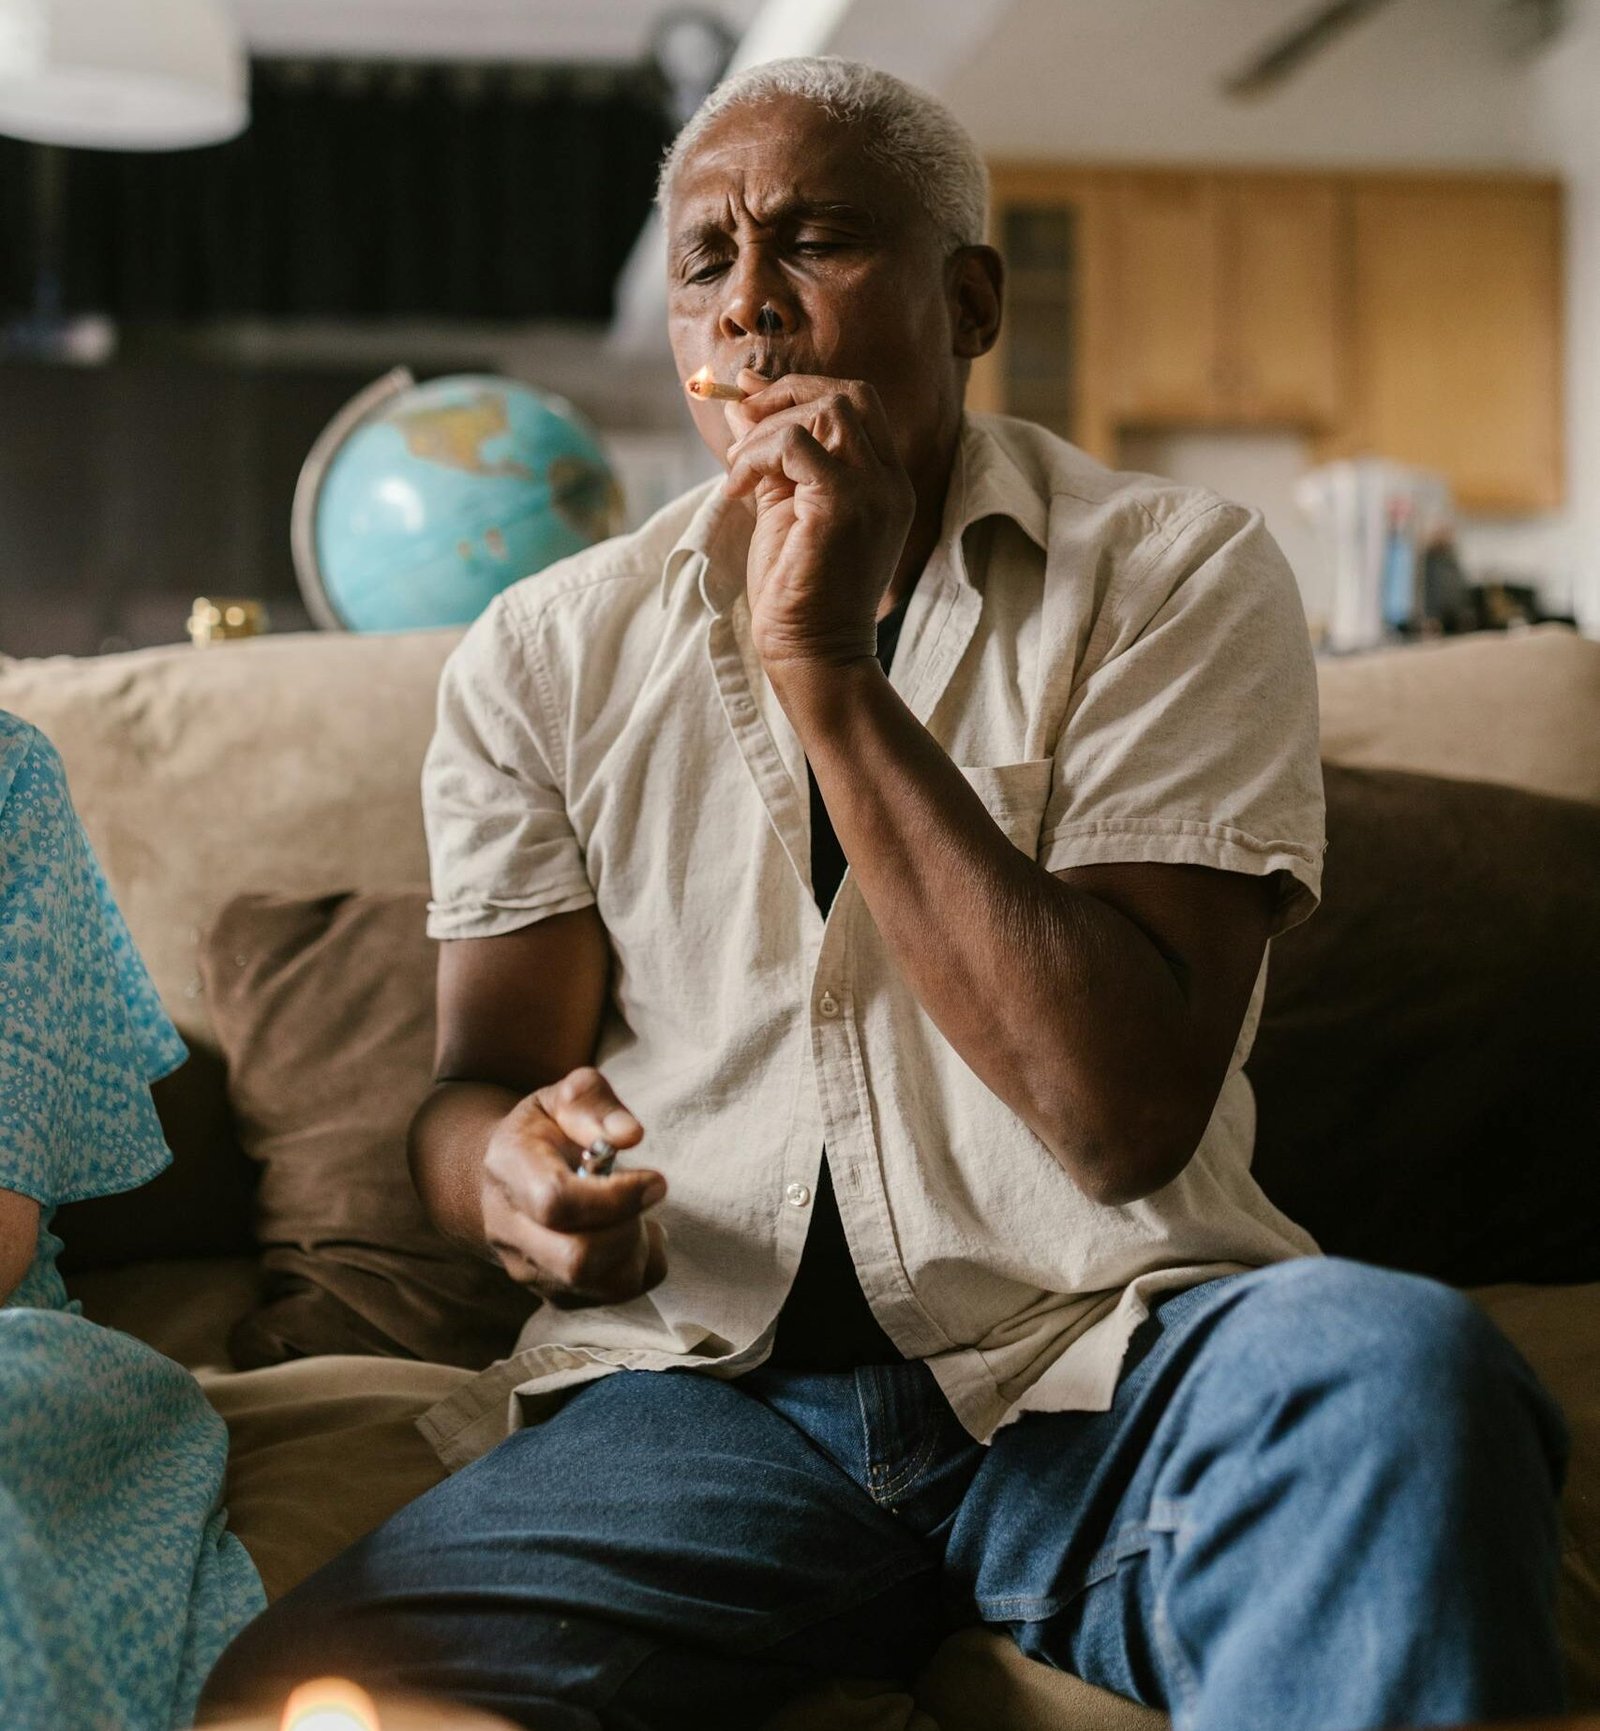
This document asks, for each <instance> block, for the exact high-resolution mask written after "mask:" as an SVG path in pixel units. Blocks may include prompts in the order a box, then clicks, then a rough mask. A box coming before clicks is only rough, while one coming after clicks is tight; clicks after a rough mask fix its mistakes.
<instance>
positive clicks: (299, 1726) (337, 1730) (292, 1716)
mask: <svg viewBox="0 0 1600 1731" xmlns="http://www.w3.org/2000/svg"><path fill="white" fill-rule="evenodd" d="M280 1731H382V1727H381V1726H380V1725H379V1723H378V1706H377V1703H376V1702H375V1701H374V1700H373V1699H372V1697H371V1696H370V1695H369V1694H368V1693H367V1692H366V1690H365V1689H363V1688H362V1687H361V1685H360V1684H359V1683H352V1682H350V1681H349V1680H348V1679H347V1678H344V1677H316V1678H313V1679H312V1681H311V1682H309V1683H302V1684H301V1685H300V1686H299V1688H297V1689H296V1690H295V1691H294V1693H293V1694H292V1695H290V1697H289V1699H288V1701H287V1702H286V1703H285V1704H284V1709H283V1723H282V1726H281V1727H280Z"/></svg>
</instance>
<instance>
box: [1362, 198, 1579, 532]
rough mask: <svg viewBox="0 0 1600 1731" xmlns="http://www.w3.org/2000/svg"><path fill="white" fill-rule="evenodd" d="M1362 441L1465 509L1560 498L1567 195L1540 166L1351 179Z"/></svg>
mask: <svg viewBox="0 0 1600 1731" xmlns="http://www.w3.org/2000/svg"><path fill="white" fill-rule="evenodd" d="M1353 199H1354V203H1353V216H1354V228H1355V278H1354V317H1355V351H1356V405H1355V414H1354V419H1353V433H1354V443H1355V446H1356V448H1357V449H1360V450H1363V451H1365V452H1367V453H1369V454H1371V455H1373V456H1379V457H1392V458H1394V459H1395V460H1396V461H1398V462H1402V463H1411V464H1415V465H1417V466H1418V467H1420V468H1425V469H1433V470H1437V471H1438V472H1439V473H1441V474H1443V475H1444V476H1445V477H1446V479H1447V480H1448V481H1449V482H1450V485H1451V487H1452V488H1453V489H1454V492H1455V496H1456V500H1457V503H1458V504H1460V505H1462V506H1464V507H1465V508H1466V509H1468V510H1478V511H1505V512H1514V511H1532V510H1542V509H1548V508H1550V507H1552V506H1555V505H1558V504H1559V503H1560V501H1561V447H1560V414H1561V380H1560V199H1559V192H1558V189H1557V188H1556V187H1555V186H1553V185H1550V184H1548V183H1544V182H1529V181H1523V182H1519V183H1511V182H1505V183H1484V182H1478V183H1473V184H1457V183H1452V182H1451V181H1448V180H1436V181H1428V182H1420V181H1419V182H1403V183H1399V184H1393V185H1383V184H1374V183H1362V182H1358V183H1356V186H1355V190H1354V195H1353Z"/></svg>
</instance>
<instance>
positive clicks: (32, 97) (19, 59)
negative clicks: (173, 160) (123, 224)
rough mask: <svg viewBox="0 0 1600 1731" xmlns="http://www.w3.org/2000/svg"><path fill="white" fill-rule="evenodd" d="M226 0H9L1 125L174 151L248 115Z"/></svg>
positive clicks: (0, 23)
mask: <svg viewBox="0 0 1600 1731" xmlns="http://www.w3.org/2000/svg"><path fill="white" fill-rule="evenodd" d="M247 79H248V75H247V72H246V68H245V58H244V51H243V48H242V47H241V45H240V40H239V34H238V31H237V29H236V28H235V26H234V23H233V20H232V18H231V17H230V16H229V14H228V13H227V12H226V11H225V10H224V9H223V6H222V4H221V3H220V0H0V133H9V134H10V135H11V136H12V137H13V138H26V139H30V140H32V141H33V142H34V143H37V144H71V145H84V146H90V147H97V148H99V149H103V150H177V149H181V148H183V147H185V146H187V145H196V144H220V143H221V142H222V141H223V140H224V139H227V138H232V137H233V136H234V135H235V134H236V133H239V132H242V131H243V130H244V128H245V125H246V124H247V122H248V121H249V118H250V108H249V103H248V101H247V98H246V89H247Z"/></svg>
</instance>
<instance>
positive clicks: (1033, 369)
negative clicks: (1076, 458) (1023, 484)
mask: <svg viewBox="0 0 1600 1731" xmlns="http://www.w3.org/2000/svg"><path fill="white" fill-rule="evenodd" d="M993 178H994V187H993V192H994V198H993V218H992V222H991V227H990V240H991V243H992V244H993V245H995V246H996V247H998V248H999V249H1000V252H1001V254H1002V255H1003V256H1004V258H1005V261H1006V300H1005V318H1004V322H1003V324H1002V327H1001V331H1000V340H999V342H998V344H997V345H996V347H995V350H994V352H993V353H992V354H990V355H987V356H985V357H984V359H983V360H981V361H979V362H978V363H977V364H976V365H975V366H974V367H973V370H972V382H971V386H970V388H969V389H968V393H967V400H968V402H969V403H970V404H971V406H972V407H973V408H975V409H980V410H985V409H987V410H992V411H1001V412H1004V413H1006V414H1011V415H1021V416H1023V417H1024V418H1025V419H1027V420H1030V421H1037V422H1039V424H1040V425H1041V426H1046V427H1049V428H1050V430H1051V431H1052V432H1056V433H1060V434H1061V435H1062V437H1063V438H1067V439H1071V440H1072V441H1073V443H1074V444H1076V445H1079V446H1081V447H1082V448H1083V449H1084V450H1086V451H1088V452H1089V453H1090V454H1091V455H1093V456H1096V457H1100V458H1102V459H1104V460H1105V461H1108V462H1109V461H1111V460H1112V459H1113V458H1114V457H1115V455H1116V430H1115V427H1114V426H1113V424H1112V421H1111V419H1110V417H1109V414H1108V412H1107V401H1106V386H1105V374H1106V352H1107V341H1106V339H1107V337H1108V335H1109V331H1110V320H1109V311H1110V302H1109V298H1108V287H1107V284H1108V270H1109V266H1110V262H1111V261H1110V252H1109V249H1108V247H1107V244H1106V208H1105V187H1104V184H1103V182H1102V180H1101V178H1100V177H1099V176H1096V175H1093V174H1087V175H1073V174H1069V173H1063V172H1062V171H1061V170H1059V169H1050V168H1045V169H1037V170H1033V169H1028V168H1017V169H1012V170H1010V171H1009V172H1008V171H1006V170H996V171H995V173H994V177H993Z"/></svg>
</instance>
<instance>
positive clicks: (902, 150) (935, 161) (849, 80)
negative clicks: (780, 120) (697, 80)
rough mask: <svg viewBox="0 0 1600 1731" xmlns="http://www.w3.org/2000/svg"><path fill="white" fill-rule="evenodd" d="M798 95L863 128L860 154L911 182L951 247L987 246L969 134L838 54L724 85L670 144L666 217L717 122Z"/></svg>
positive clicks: (985, 176)
mask: <svg viewBox="0 0 1600 1731" xmlns="http://www.w3.org/2000/svg"><path fill="white" fill-rule="evenodd" d="M781 96H798V97H801V98H803V99H804V100H805V101H807V102H814V103H815V104H816V105H817V107H819V108H821V109H823V110H825V111H826V112H827V113H828V114H830V115H832V116H833V118H834V119H835V120H840V121H844V122H846V123H847V124H849V125H852V126H858V127H860V129H861V135H862V149H863V150H864V151H865V153H866V155H867V156H868V157H870V158H871V159H872V160H874V161H876V162H878V163H880V164H882V166H883V167H885V168H886V169H888V170H889V171H890V172H891V173H893V174H896V175H898V176H899V177H900V179H901V180H902V181H903V182H904V183H905V185H906V187H907V189H908V190H909V191H910V192H911V193H912V195H913V196H914V197H915V198H916V200H917V202H918V203H919V204H920V205H921V206H922V208H923V209H924V210H925V211H926V212H927V214H928V216H929V217H930V218H931V219H932V221H933V225H934V227H935V228H936V229H937V230H938V231H939V234H940V236H941V237H942V238H943V240H944V243H945V245H946V246H948V247H951V248H955V247H958V246H973V245H976V244H978V243H979V242H981V241H982V239H983V233H984V224H985V221H986V220H987V217H988V214H989V173H988V170H987V169H986V168H985V167H984V164H983V158H982V157H981V156H980V155H979V154H978V147H977V145H975V144H974V143H973V142H972V137H971V135H970V134H969V133H968V131H967V129H966V128H965V127H964V126H963V125H962V124H961V122H960V121H959V120H957V119H956V117H955V116H954V115H953V114H952V113H951V112H950V110H949V109H948V108H946V107H945V105H944V104H943V103H942V102H940V101H939V100H938V98H937V97H933V96H930V95H929V94H928V93H927V91H925V90H918V89H917V87H916V86H915V85H913V84H907V83H906V82H905V81H904V80H903V79H899V78H896V77H894V76H893V75H892V74H891V73H888V72H880V71H879V70H878V68H877V67H875V66H865V65H863V64H862V63H861V62H860V61H858V60H842V59H840V58H838V57H837V56H835V55H826V56H816V57H814V58H810V59H803V60H798V59H797V60H768V61H766V62H765V63H763V64H762V65H760V66H752V67H750V68H749V70H748V71H745V72H740V73H736V74H735V75H734V76H733V77H732V78H728V79H725V80H724V81H723V82H722V83H721V84H719V85H718V86H717V87H716V89H715V90H713V91H712V92H711V94H710V95H709V96H708V97H707V98H706V99H705V101H704V102H702V103H701V104H700V106H699V108H697V109H696V110H695V112H694V113H693V115H691V116H690V118H689V121H688V123H687V124H686V125H685V126H684V128H683V130H682V131H681V132H680V133H679V134H678V136H677V137H676V138H675V139H674V140H673V141H672V145H671V148H670V149H669V150H668V151H667V155H666V160H665V161H664V162H663V163H662V165H661V177H660V179H659V181H658V182H657V184H656V203H657V204H658V205H659V206H660V207H661V209H662V210H663V211H665V210H666V207H667V201H668V199H669V197H670V196H671V193H672V182H673V178H674V176H675V175H676V174H677V172H678V169H679V168H680V166H681V165H682V164H683V161H684V159H685V158H686V157H687V156H689V155H690V153H691V152H692V151H693V150H694V149H695V147H696V146H697V145H698V144H699V143H700V140H701V139H702V138H703V137H704V136H705V134H706V132H707V131H708V130H709V129H710V127H711V125H712V123H713V122H714V121H715V120H717V119H718V117H719V116H721V115H723V114H725V113H727V111H728V110H729V109H730V108H737V107H740V106H749V105H751V104H753V103H758V102H766V101H770V100H771V99H772V98H774V97H781Z"/></svg>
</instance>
